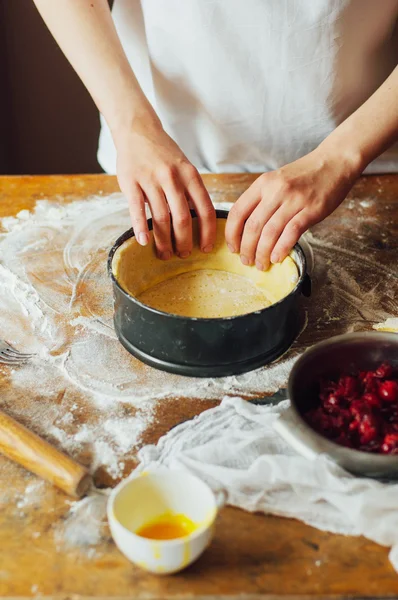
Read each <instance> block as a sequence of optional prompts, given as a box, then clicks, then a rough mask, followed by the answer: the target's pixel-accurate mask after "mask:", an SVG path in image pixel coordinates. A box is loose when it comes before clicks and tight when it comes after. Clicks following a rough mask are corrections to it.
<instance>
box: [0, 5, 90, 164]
mask: <svg viewBox="0 0 398 600" xmlns="http://www.w3.org/2000/svg"><path fill="white" fill-rule="evenodd" d="M54 1H55V2H56V1H57V0H54ZM98 133H99V119H98V112H97V109H96V107H95V106H94V104H93V102H92V100H91V98H90V96H89V95H88V93H87V91H86V89H85V88H84V86H83V84H82V83H81V82H80V80H79V79H78V77H77V76H76V74H75V73H74V71H73V69H72V68H71V66H70V65H69V63H68V61H67V60H66V59H65V57H64V56H63V54H62V52H61V51H60V50H59V48H58V46H57V44H56V43H55V41H54V40H53V38H52V36H51V34H50V33H49V31H48V30H47V28H46V26H45V25H44V23H43V21H42V19H41V17H40V15H39V14H38V12H37V10H36V7H35V5H34V3H33V1H32V0H0V173H1V174H24V173H26V174H50V173H98V172H101V168H100V166H99V165H98V163H97V158H96V152H97V141H98Z"/></svg>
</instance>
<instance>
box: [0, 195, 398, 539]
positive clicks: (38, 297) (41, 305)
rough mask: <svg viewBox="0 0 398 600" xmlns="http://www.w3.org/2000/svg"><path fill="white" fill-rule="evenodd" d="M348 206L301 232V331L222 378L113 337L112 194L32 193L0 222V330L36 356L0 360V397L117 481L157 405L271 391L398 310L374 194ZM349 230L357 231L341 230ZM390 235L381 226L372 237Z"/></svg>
mask: <svg viewBox="0 0 398 600" xmlns="http://www.w3.org/2000/svg"><path fill="white" fill-rule="evenodd" d="M351 202H352V203H353V206H352V207H351V206H350V208H349V209H348V210H346V211H345V217H344V219H343V222H344V226H345V229H343V228H341V227H340V229H339V228H335V229H334V228H333V227H330V228H329V229H328V230H325V229H323V230H322V231H323V234H322V235H320V234H318V228H316V229H315V230H314V232H313V233H312V234H307V236H306V238H305V240H306V242H307V246H308V243H309V244H310V246H311V247H312V249H313V250H314V255H315V260H314V265H313V267H314V271H313V297H312V299H311V300H310V301H308V302H307V309H308V325H307V328H306V330H305V332H304V333H303V334H302V335H301V337H300V338H299V340H298V341H297V342H296V343H295V344H294V345H293V347H292V349H291V350H290V351H289V352H288V353H286V355H285V356H284V357H282V358H281V359H280V360H279V361H278V362H276V363H274V364H273V365H270V366H268V367H264V368H262V369H259V370H257V371H254V372H251V373H247V374H244V375H239V376H235V377H227V378H222V379H194V378H184V377H180V376H177V375H172V374H168V373H163V372H161V371H157V370H155V369H152V368H150V367H148V366H146V365H143V364H142V363H140V362H139V361H138V360H136V359H135V358H133V357H132V356H130V354H128V353H127V352H126V350H124V348H123V347H122V346H121V345H120V343H119V342H118V340H117V338H116V335H115V333H114V329H113V322H112V310H113V301H112V288H111V282H110V280H109V277H108V275H107V271H106V268H107V255H108V252H109V249H110V247H111V246H112V245H113V243H114V241H115V239H116V238H117V237H118V236H119V235H120V234H121V233H122V232H124V231H125V230H126V229H128V228H129V226H130V222H129V216H128V210H127V206H126V202H125V199H124V198H123V197H122V196H121V195H120V194H113V195H110V196H107V197H103V196H98V197H92V198H89V199H86V200H84V201H75V202H72V203H70V204H66V203H65V204H64V203H62V202H56V201H55V202H53V201H46V200H40V201H38V202H37V204H36V207H35V209H34V210H33V211H32V212H28V211H22V212H21V213H19V214H18V215H17V217H15V218H14V217H6V218H3V219H2V221H1V227H2V229H1V228H0V338H6V339H7V340H8V341H9V342H10V343H12V344H13V345H14V346H15V347H17V348H19V349H21V350H23V351H25V352H34V353H35V354H36V356H35V358H34V359H33V360H32V361H31V362H30V363H28V364H26V365H24V366H21V367H18V368H16V369H9V368H8V367H4V366H3V367H0V369H1V372H2V373H3V376H4V378H5V381H7V380H8V379H10V385H5V386H4V389H3V390H2V395H1V398H0V404H1V405H3V407H4V408H5V409H6V410H7V412H9V414H11V415H13V416H15V417H16V418H17V419H18V420H20V421H21V422H22V423H24V424H25V425H27V426H28V427H29V428H30V429H31V430H33V431H36V432H37V433H39V434H40V435H43V436H44V437H46V438H47V439H49V440H50V441H51V442H53V443H55V444H56V445H57V446H58V447H59V448H61V449H63V450H64V451H65V452H67V453H69V454H70V455H71V456H72V457H74V458H75V459H76V460H80V461H81V462H82V463H84V464H88V465H89V467H90V469H91V471H92V472H93V473H95V472H96V471H97V470H98V469H104V470H105V471H106V472H107V473H108V474H109V475H110V476H111V477H112V478H114V479H117V478H119V477H121V476H122V475H123V473H124V468H125V463H126V460H127V459H128V457H130V458H131V457H132V456H133V455H134V450H135V449H136V448H137V447H138V446H139V445H140V443H141V437H142V434H143V432H144V431H145V430H146V429H147V428H148V427H149V426H150V425H151V423H153V420H154V418H155V417H154V415H155V413H156V407H157V405H158V404H159V403H161V402H167V400H168V399H169V398H179V397H185V398H195V399H217V398H221V397H223V396H225V395H230V396H236V395H240V396H244V397H246V398H250V397H258V396H259V395H262V394H265V393H272V392H274V391H276V390H277V389H278V388H279V387H281V386H284V385H285V384H286V381H287V378H288V374H289V372H290V370H291V368H292V366H293V364H294V362H295V361H296V359H297V358H298V356H299V355H300V354H301V352H302V351H303V350H304V349H305V348H306V347H307V346H309V345H312V344H313V343H315V342H317V341H319V340H320V339H324V338H325V337H328V336H329V335H333V334H336V333H343V332H346V331H353V330H361V329H369V328H371V326H372V324H376V323H379V322H383V321H385V320H386V319H388V318H391V317H393V316H394V315H395V316H396V315H397V313H398V310H397V286H396V281H397V272H396V269H394V268H392V267H391V265H388V264H381V263H380V262H379V261H378V256H379V254H378V253H379V251H380V248H369V247H367V246H366V243H367V242H366V239H367V238H366V231H367V230H366V227H373V226H374V217H373V213H372V211H373V210H374V207H373V201H371V200H370V199H369V200H365V201H362V204H360V203H359V202H358V201H351ZM230 206H231V205H230V204H225V203H219V204H217V207H219V208H227V209H228V208H230ZM354 208H357V209H358V210H354ZM358 214H359V216H358ZM350 219H351V220H350ZM345 221H347V222H346V223H345ZM358 223H359V225H358ZM350 227H352V231H355V232H356V234H357V235H355V236H348V232H349V231H350ZM325 231H327V233H326V234H325ZM388 239H389V238H388V236H386V234H385V233H384V232H383V231H381V232H380V244H387V243H388ZM364 269H366V276H363V270H364ZM361 273H362V275H361ZM359 282H361V283H359ZM393 284H394V285H393ZM394 286H395V287H394ZM305 325H306V323H303V328H304V327H305ZM79 506H81V505H79ZM83 508H84V506H83ZM75 531H77V532H78V528H77V529H75ZM82 535H83V534H82ZM71 539H75V538H74V537H73V535H72V534H71Z"/></svg>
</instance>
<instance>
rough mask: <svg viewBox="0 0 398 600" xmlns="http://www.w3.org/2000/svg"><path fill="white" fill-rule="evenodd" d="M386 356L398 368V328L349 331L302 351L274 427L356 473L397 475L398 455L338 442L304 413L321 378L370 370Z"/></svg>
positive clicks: (312, 453) (300, 447)
mask: <svg viewBox="0 0 398 600" xmlns="http://www.w3.org/2000/svg"><path fill="white" fill-rule="evenodd" d="M385 361H388V362H389V363H390V364H391V365H392V366H393V367H395V368H397V367H398V335H397V334H395V333H383V332H369V333H365V332H364V333H348V334H345V335H340V336H337V337H334V338H331V339H329V340H326V341H324V342H321V343H319V344H316V345H315V346H313V347H312V348H311V349H309V350H307V351H306V352H304V354H303V355H302V356H301V357H300V358H299V359H298V361H297V362H296V364H295V366H294V367H293V369H292V372H291V374H290V377H289V384H288V396H289V398H290V401H291V407H290V408H289V409H288V410H287V411H286V414H284V415H282V416H281V417H280V418H279V419H278V420H277V421H276V423H275V429H276V430H277V432H278V433H279V434H280V435H281V436H282V437H283V438H284V439H285V441H286V442H287V443H288V444H289V445H290V446H291V447H292V448H294V449H295V450H296V451H297V452H298V453H299V454H301V455H303V456H305V457H307V458H310V459H314V458H316V457H317V456H319V454H327V455H328V456H329V457H330V458H331V459H332V460H334V461H335V462H336V463H337V464H339V465H340V466H341V467H343V468H344V469H346V470H347V471H350V472H351V473H354V474H356V475H362V476H366V477H375V478H382V479H384V478H387V479H398V456H396V455H395V456H394V455H385V454H372V453H369V452H362V451H360V450H353V449H351V448H346V447H344V446H340V445H338V444H336V443H334V442H332V441H330V440H328V439H326V438H325V437H323V436H322V435H320V434H319V433H317V432H316V431H314V430H313V429H312V428H311V427H310V425H308V423H307V422H306V421H305V420H304V418H303V414H304V413H306V412H307V411H308V410H309V409H310V408H312V407H314V406H316V405H317V404H318V397H317V395H318V390H319V380H320V379H321V378H322V377H333V376H335V375H339V374H341V373H344V372H352V373H355V372H358V371H359V370H371V369H374V368H376V367H378V366H379V365H380V363H382V362H385Z"/></svg>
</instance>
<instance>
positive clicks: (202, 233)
mask: <svg viewBox="0 0 398 600" xmlns="http://www.w3.org/2000/svg"><path fill="white" fill-rule="evenodd" d="M192 169H193V171H191V173H190V174H188V177H187V179H188V180H186V179H185V180H183V182H184V183H185V187H186V190H187V194H188V198H189V202H190V203H192V205H193V207H194V209H195V212H196V214H197V215H198V219H199V244H200V248H201V250H202V252H211V251H212V250H213V248H214V243H215V241H216V211H215V208H214V206H213V204H212V201H211V200H210V196H209V194H208V191H207V190H206V188H205V186H204V183H203V180H202V178H201V177H200V175H199V173H198V172H197V171H196V169H195V167H192Z"/></svg>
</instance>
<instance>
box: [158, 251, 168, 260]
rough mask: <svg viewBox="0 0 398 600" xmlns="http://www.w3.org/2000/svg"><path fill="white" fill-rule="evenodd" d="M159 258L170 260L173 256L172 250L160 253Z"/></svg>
mask: <svg viewBox="0 0 398 600" xmlns="http://www.w3.org/2000/svg"><path fill="white" fill-rule="evenodd" d="M159 258H160V259H162V260H169V258H171V252H170V250H166V252H161V253H160V254H159Z"/></svg>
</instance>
